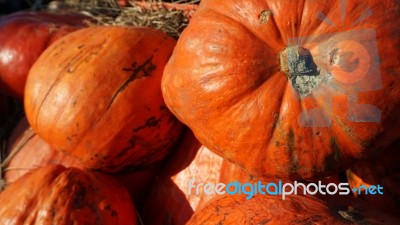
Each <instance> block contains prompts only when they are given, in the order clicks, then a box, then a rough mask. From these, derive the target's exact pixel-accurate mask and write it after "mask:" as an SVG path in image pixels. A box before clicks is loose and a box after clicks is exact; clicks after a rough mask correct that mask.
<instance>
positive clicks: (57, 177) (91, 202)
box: [0, 165, 136, 225]
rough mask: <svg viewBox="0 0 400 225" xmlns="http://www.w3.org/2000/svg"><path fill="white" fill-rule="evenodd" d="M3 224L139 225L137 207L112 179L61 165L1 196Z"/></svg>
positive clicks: (36, 173)
mask: <svg viewBox="0 0 400 225" xmlns="http://www.w3.org/2000/svg"><path fill="white" fill-rule="evenodd" d="M0 205H1V207H0V224H9V225H17V224H32V225H34V224H77V225H84V224H103V225H136V215H135V214H134V213H133V212H135V208H134V205H133V203H132V201H131V199H130V197H129V194H128V192H127V191H126V190H125V188H124V187H123V186H122V185H121V184H120V183H118V182H117V181H116V180H114V179H113V178H112V177H110V176H108V175H105V174H101V173H95V172H88V171H84V170H80V169H77V168H65V167H63V166H60V165H51V166H46V167H41V168H39V169H37V170H34V171H32V172H30V173H28V174H25V175H24V176H22V177H21V178H20V179H18V180H17V181H15V182H14V183H12V184H11V185H10V186H9V187H8V188H7V189H6V190H5V191H3V192H2V193H1V194H0Z"/></svg>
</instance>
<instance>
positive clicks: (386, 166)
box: [346, 140, 400, 216]
mask: <svg viewBox="0 0 400 225" xmlns="http://www.w3.org/2000/svg"><path fill="white" fill-rule="evenodd" d="M399 148H400V140H396V141H395V142H394V143H393V144H391V145H390V146H388V147H387V149H385V151H384V152H382V153H381V154H380V155H378V156H376V157H373V158H371V159H368V160H363V161H361V162H357V163H356V164H354V165H353V166H352V167H351V168H350V169H348V170H347V171H346V173H347V179H348V182H349V184H350V187H351V188H356V189H357V190H359V191H360V192H358V191H356V192H353V194H354V195H355V196H357V197H358V198H360V199H363V200H365V201H366V202H367V203H368V204H372V205H374V206H375V207H377V208H379V209H380V210H382V211H385V212H388V213H392V214H393V215H396V216H399V215H400V205H399V203H400V152H399ZM371 185H374V186H377V185H380V186H381V187H382V188H383V189H382V190H383V195H378V194H376V195H372V194H370V193H369V194H366V193H365V189H366V188H369V187H371Z"/></svg>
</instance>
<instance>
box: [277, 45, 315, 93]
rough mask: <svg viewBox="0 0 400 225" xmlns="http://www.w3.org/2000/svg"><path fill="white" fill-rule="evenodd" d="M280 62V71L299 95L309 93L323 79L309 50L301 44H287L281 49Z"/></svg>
mask: <svg viewBox="0 0 400 225" xmlns="http://www.w3.org/2000/svg"><path fill="white" fill-rule="evenodd" d="M280 64H281V71H282V72H284V73H285V74H286V76H287V77H288V78H289V80H290V82H291V84H292V87H293V88H294V89H295V90H296V91H297V92H298V93H299V94H300V96H301V97H305V96H307V95H308V94H310V93H311V92H312V90H314V89H315V88H317V87H318V86H319V85H320V84H321V82H322V80H323V79H322V77H321V76H320V71H319V70H318V67H317V65H316V64H315V62H314V60H313V57H312V55H311V53H310V51H309V50H307V49H305V48H303V47H301V46H298V45H295V46H289V47H287V48H286V49H285V50H284V51H282V52H281V54H280Z"/></svg>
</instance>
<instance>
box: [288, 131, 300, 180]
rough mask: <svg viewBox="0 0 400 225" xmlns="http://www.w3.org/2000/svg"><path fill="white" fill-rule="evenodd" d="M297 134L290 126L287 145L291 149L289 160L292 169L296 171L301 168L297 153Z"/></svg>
mask: <svg viewBox="0 0 400 225" xmlns="http://www.w3.org/2000/svg"><path fill="white" fill-rule="evenodd" d="M295 143H296V140H295V134H294V131H293V129H292V128H290V130H289V134H288V137H287V147H288V150H289V160H290V162H289V163H290V167H289V169H290V171H291V172H294V171H297V170H298V169H299V164H298V159H297V155H296V151H295Z"/></svg>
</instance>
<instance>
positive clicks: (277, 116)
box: [272, 114, 279, 130]
mask: <svg viewBox="0 0 400 225" xmlns="http://www.w3.org/2000/svg"><path fill="white" fill-rule="evenodd" d="M278 123H279V114H275V115H274V123H273V124H272V129H273V130H274V129H275V128H276V125H278Z"/></svg>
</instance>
